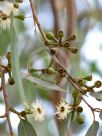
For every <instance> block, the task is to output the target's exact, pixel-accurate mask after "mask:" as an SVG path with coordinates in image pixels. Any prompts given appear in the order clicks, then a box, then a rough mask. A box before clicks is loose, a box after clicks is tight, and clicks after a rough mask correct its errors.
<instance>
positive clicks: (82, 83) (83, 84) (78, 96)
mask: <svg viewBox="0 0 102 136" xmlns="http://www.w3.org/2000/svg"><path fill="white" fill-rule="evenodd" d="M75 81H76V84H77V85H78V86H79V88H80V90H73V92H72V97H73V106H72V107H73V112H72V114H71V120H73V119H74V118H75V117H76V118H77V122H78V123H79V124H82V123H84V118H83V117H82V115H81V113H82V111H83V108H82V107H81V106H80V103H81V101H82V100H83V99H82V98H83V95H87V93H89V92H95V88H100V87H101V86H102V82H101V81H99V80H98V81H96V82H94V84H93V85H92V86H88V85H87V81H92V75H88V76H86V77H84V78H80V79H75ZM97 100H98V99H97Z"/></svg>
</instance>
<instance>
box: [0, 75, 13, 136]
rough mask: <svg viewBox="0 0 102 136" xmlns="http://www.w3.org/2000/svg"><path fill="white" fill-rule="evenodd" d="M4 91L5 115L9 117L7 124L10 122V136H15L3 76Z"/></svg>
mask: <svg viewBox="0 0 102 136" xmlns="http://www.w3.org/2000/svg"><path fill="white" fill-rule="evenodd" d="M2 89H3V96H4V102H5V115H6V116H7V122H8V126H9V131H10V136H14V135H13V129H12V125H11V121H10V117H9V104H8V96H7V91H6V86H5V77H4V75H3V76H2Z"/></svg>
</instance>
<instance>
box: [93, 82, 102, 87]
mask: <svg viewBox="0 0 102 136" xmlns="http://www.w3.org/2000/svg"><path fill="white" fill-rule="evenodd" d="M101 86H102V82H101V81H96V82H95V83H94V87H96V88H100V87H101Z"/></svg>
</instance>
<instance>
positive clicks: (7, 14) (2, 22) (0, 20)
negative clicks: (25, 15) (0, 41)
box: [0, 0, 23, 30]
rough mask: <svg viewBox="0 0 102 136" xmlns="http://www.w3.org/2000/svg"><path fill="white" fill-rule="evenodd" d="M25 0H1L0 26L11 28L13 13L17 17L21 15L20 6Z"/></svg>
mask: <svg viewBox="0 0 102 136" xmlns="http://www.w3.org/2000/svg"><path fill="white" fill-rule="evenodd" d="M22 2H23V0H14V1H7V0H0V28H1V29H2V30H6V29H10V24H11V15H12V14H13V15H14V16H15V17H16V18H17V16H18V15H19V11H20V10H19V6H20V4H21V3H22Z"/></svg>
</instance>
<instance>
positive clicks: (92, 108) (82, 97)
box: [81, 97, 95, 121]
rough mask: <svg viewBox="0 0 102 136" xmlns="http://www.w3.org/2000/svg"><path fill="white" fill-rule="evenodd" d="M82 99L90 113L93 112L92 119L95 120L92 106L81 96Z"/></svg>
mask: <svg viewBox="0 0 102 136" xmlns="http://www.w3.org/2000/svg"><path fill="white" fill-rule="evenodd" d="M81 98H82V100H83V101H84V102H85V103H86V104H87V106H88V107H89V108H90V109H91V111H92V114H93V121H95V113H94V108H93V107H92V106H91V105H90V104H89V103H88V102H87V101H86V100H85V99H84V98H83V97H81Z"/></svg>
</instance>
